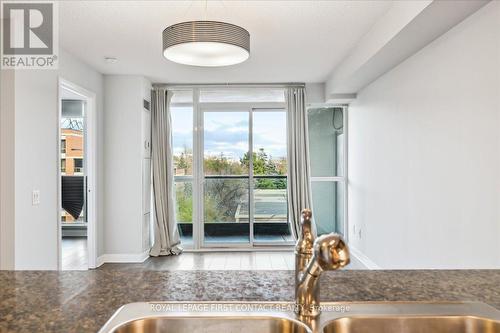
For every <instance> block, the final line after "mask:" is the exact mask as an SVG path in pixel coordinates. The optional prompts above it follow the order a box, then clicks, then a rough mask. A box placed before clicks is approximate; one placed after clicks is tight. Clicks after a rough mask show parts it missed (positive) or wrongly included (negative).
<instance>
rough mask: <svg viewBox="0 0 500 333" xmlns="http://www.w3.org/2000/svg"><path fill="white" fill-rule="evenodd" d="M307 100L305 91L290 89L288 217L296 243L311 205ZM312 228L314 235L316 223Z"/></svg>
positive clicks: (299, 88) (287, 100)
mask: <svg viewBox="0 0 500 333" xmlns="http://www.w3.org/2000/svg"><path fill="white" fill-rule="evenodd" d="M305 98H306V96H305V89H304V88H302V87H289V88H287V91H286V102H287V141H288V214H289V216H290V220H291V221H290V222H291V229H292V233H293V235H294V237H295V239H297V235H298V234H299V232H300V212H301V211H302V209H304V208H311V203H312V199H311V185H310V184H311V183H310V167H309V145H308V144H309V136H308V130H307V110H306V105H305ZM313 213H314V212H313ZM313 221H314V220H313ZM312 227H313V228H312V229H313V233H315V232H316V228H315V226H314V223H313V226H312Z"/></svg>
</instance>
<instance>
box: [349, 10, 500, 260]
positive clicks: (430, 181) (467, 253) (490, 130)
mask: <svg viewBox="0 0 500 333" xmlns="http://www.w3.org/2000/svg"><path fill="white" fill-rule="evenodd" d="M499 128H500V2H492V3H490V4H488V5H486V6H485V7H483V8H482V9H481V10H479V11H478V12H476V13H475V14H473V15H472V16H471V17H469V18H467V19H466V20H465V21H463V22H462V23H460V24H459V25H457V26H456V27H454V28H453V29H452V30H450V31H449V32H447V33H446V34H445V35H443V36H441V37H440V38H439V39H437V40H435V41H434V42H433V43H431V44H429V45H428V46H427V47H425V48H424V49H422V50H421V51H420V52H418V53H417V54H415V55H414V56H412V57H411V58H409V59H407V60H406V61H405V62H403V63H402V64H400V65H399V66H397V67H396V68H395V69H393V70H392V71H390V72H388V73H386V74H385V75H384V76H382V77H381V78H379V79H378V80H376V81H375V82H373V83H372V84H371V85H369V86H368V87H366V88H365V89H363V90H362V91H360V92H359V93H358V99H357V100H356V101H355V102H353V103H352V104H351V107H350V109H349V178H350V184H349V219H350V236H351V237H350V241H351V246H353V247H355V248H357V249H358V250H360V251H361V252H362V253H364V254H365V255H366V256H367V257H369V258H370V259H371V260H372V261H373V262H375V263H376V264H377V265H378V266H380V267H382V268H500V130H499ZM354 226H355V227H356V229H357V230H356V231H357V232H356V234H354V233H353V228H354ZM359 230H361V238H359Z"/></svg>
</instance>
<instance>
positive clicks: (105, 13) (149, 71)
mask: <svg viewBox="0 0 500 333" xmlns="http://www.w3.org/2000/svg"><path fill="white" fill-rule="evenodd" d="M390 6H391V2H390V1H335V0H332V1H318V0H309V1H284V0H283V1H263V0H262V1H232V0H223V1H221V0H212V1H208V2H207V12H206V15H205V1H197V0H186V1H61V2H60V7H59V17H60V25H59V36H60V44H61V47H62V48H64V49H65V50H66V51H68V52H70V53H71V54H73V55H75V56H76V57H78V58H80V59H81V60H83V61H84V62H86V63H88V64H89V65H91V66H93V67H94V68H96V69H97V70H98V71H100V72H102V73H104V74H140V75H145V76H146V77H148V78H149V79H151V80H152V81H153V82H170V83H173V82H175V83H213V82H216V83H226V82H324V81H325V80H326V79H327V77H328V74H329V73H330V72H331V71H332V70H333V69H334V67H335V66H336V65H337V64H339V62H340V61H341V60H342V59H343V58H345V57H346V56H347V55H348V54H349V52H350V51H351V49H352V48H353V47H354V46H355V45H356V43H357V42H358V41H359V40H360V39H361V37H362V36H363V35H364V34H365V33H367V32H368V31H369V30H370V28H371V27H372V25H373V24H374V23H375V22H376V21H377V19H379V18H380V17H381V16H382V15H383V14H384V13H385V12H386V11H387V10H388V9H389V8H390ZM199 19H208V20H220V21H226V22H230V23H234V24H238V25H240V26H242V27H244V28H246V29H247V30H248V31H249V32H250V35H251V56H250V59H249V60H248V61H246V62H244V63H242V64H238V65H234V66H229V67H218V68H200V67H189V66H184V65H178V64H175V63H172V62H170V61H168V60H166V59H165V58H164V57H163V55H162V40H161V33H162V31H163V29H164V28H165V27H167V26H169V25H171V24H174V23H178V22H181V21H188V20H199ZM104 57H116V58H118V62H116V63H114V64H108V63H106V62H105V60H104Z"/></svg>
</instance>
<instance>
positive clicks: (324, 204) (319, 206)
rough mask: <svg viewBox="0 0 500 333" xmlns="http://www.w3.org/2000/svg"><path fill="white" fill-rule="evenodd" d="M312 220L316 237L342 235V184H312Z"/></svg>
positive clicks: (319, 182) (316, 182)
mask: <svg viewBox="0 0 500 333" xmlns="http://www.w3.org/2000/svg"><path fill="white" fill-rule="evenodd" d="M312 196H313V207H314V220H315V222H316V228H317V231H318V235H323V234H327V233H330V232H337V233H341V234H342V233H343V228H344V226H343V223H344V222H343V221H344V187H343V183H342V182H322V181H313V182H312Z"/></svg>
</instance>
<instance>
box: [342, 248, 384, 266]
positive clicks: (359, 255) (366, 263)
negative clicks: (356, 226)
mask: <svg viewBox="0 0 500 333" xmlns="http://www.w3.org/2000/svg"><path fill="white" fill-rule="evenodd" d="M349 252H350V253H351V255H353V256H355V257H356V259H358V260H359V261H360V262H361V263H362V264H363V265H364V266H365V267H366V268H368V269H372V270H377V269H382V268H381V267H380V266H379V265H377V264H376V263H375V262H373V261H372V260H371V259H370V258H368V257H367V256H366V255H365V254H364V253H363V252H361V251H360V250H358V249H357V248H355V247H353V246H349Z"/></svg>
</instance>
